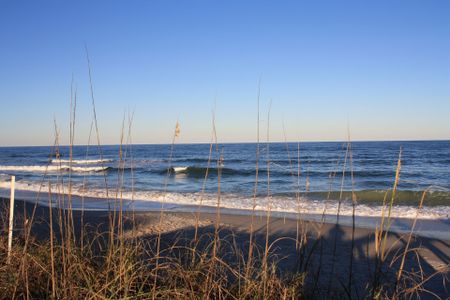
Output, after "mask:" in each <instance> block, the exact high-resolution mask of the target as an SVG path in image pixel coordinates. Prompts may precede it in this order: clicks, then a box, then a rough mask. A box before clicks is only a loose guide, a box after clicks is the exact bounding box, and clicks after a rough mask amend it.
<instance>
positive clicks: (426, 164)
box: [0, 141, 450, 220]
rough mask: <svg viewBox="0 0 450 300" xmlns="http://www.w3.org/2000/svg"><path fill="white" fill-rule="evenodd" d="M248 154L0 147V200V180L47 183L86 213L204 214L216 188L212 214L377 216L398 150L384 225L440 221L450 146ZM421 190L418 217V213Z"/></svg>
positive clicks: (446, 201) (251, 150) (0, 185)
mask: <svg viewBox="0 0 450 300" xmlns="http://www.w3.org/2000/svg"><path fill="white" fill-rule="evenodd" d="M257 147H258V145H257V144H254V143H240V144H218V145H212V147H211V145H209V144H174V145H173V146H172V145H125V146H123V147H120V146H118V145H113V146H102V147H98V146H95V145H94V146H93V145H91V146H89V147H88V146H74V147H73V155H72V160H70V148H69V147H67V146H64V147H59V148H58V149H56V148H55V147H3V148H0V192H1V193H3V194H7V193H8V189H9V183H8V180H9V178H10V175H15V176H16V181H17V183H16V188H17V189H18V190H19V191H29V192H38V191H45V193H47V191H48V190H49V187H48V185H49V184H50V188H51V190H52V191H53V193H67V192H68V191H69V188H70V191H71V193H72V194H74V195H78V196H82V197H89V199H90V200H89V201H90V203H89V205H88V207H90V208H95V207H96V206H95V203H96V202H95V201H96V200H95V199H105V198H118V197H120V198H123V199H125V200H136V201H137V200H139V201H140V207H141V208H142V205H143V206H144V208H145V203H146V201H147V202H148V203H149V205H150V203H152V205H154V203H155V202H156V203H158V202H164V203H168V204H169V203H170V204H171V205H175V206H178V207H179V206H196V205H199V204H201V205H202V206H206V207H208V206H211V207H213V206H215V205H216V204H217V199H218V197H217V195H218V188H219V186H220V196H221V197H220V199H221V203H220V205H221V206H222V207H224V208H228V209H238V210H251V209H252V208H253V206H254V205H255V206H256V207H255V208H256V209H257V210H262V211H264V210H267V209H269V208H270V210H272V211H274V212H286V213H302V214H311V215H313V214H315V215H321V214H328V215H336V214H340V215H343V216H349V215H351V214H352V208H353V204H355V205H356V206H355V207H356V210H355V211H356V214H357V215H358V216H362V217H363V216H380V215H381V213H382V208H383V199H384V198H385V195H386V192H387V191H389V190H390V189H392V188H393V185H394V181H395V173H396V168H397V162H398V160H399V154H400V150H401V172H400V181H399V184H398V192H397V194H396V197H395V199H394V206H395V207H394V208H395V209H394V210H393V216H395V217H398V218H414V217H416V216H418V217H419V218H422V219H440V220H448V217H449V214H450V192H449V189H450V141H407V142H352V143H351V145H350V148H349V147H348V144H347V143H346V142H308V143H307V142H305V143H303V142H302V143H269V144H265V143H261V144H259V156H257ZM210 150H211V152H210ZM55 152H58V153H59V154H60V156H59V157H58V156H57V155H55ZM257 157H258V174H257V172H256V163H257ZM206 172H208V174H207V176H205V175H206ZM256 175H257V176H256ZM69 182H70V184H69ZM255 183H257V184H255ZM69 186H70V187H69ZM424 190H427V191H428V192H427V194H426V198H425V201H424V208H423V209H421V210H420V211H418V210H417V207H418V203H419V199H420V198H421V196H422V192H423V191H424ZM352 192H353V195H354V200H355V201H352ZM387 200H388V201H390V200H391V197H390V194H389V192H388V194H387ZM98 203H99V205H100V203H104V201H98ZM142 203H144V204H142ZM99 207H100V206H99Z"/></svg>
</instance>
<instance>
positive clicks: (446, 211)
mask: <svg viewBox="0 0 450 300" xmlns="http://www.w3.org/2000/svg"><path fill="white" fill-rule="evenodd" d="M52 186H53V188H55V192H56V191H61V192H63V193H64V191H67V190H68V187H67V186H61V187H58V188H56V187H55V185H52ZM0 189H5V190H6V189H9V183H8V182H5V181H3V182H2V181H0ZM16 189H17V190H25V191H32V192H39V191H46V190H47V189H48V186H47V183H44V184H38V183H36V182H25V181H20V182H17V183H16ZM71 190H72V195H74V196H84V197H89V198H92V199H91V200H89V201H90V206H91V207H92V206H95V199H110V198H111V197H112V198H114V192H115V191H117V190H116V189H114V188H110V189H109V193H108V194H107V193H106V190H105V189H101V188H87V187H85V186H83V185H82V184H74V185H73V186H72V188H71ZM366 192H369V191H366ZM370 192H373V191H370ZM410 192H411V191H410ZM434 193H436V192H434ZM443 193H445V192H443ZM120 194H121V195H122V198H123V200H132V199H134V200H140V201H144V202H145V201H150V202H153V203H154V202H164V203H167V204H169V203H171V204H178V205H188V206H197V205H199V204H200V203H201V205H203V206H210V207H214V206H216V205H217V195H216V194H215V193H205V194H202V193H200V192H196V193H181V192H167V193H164V192H161V191H143V190H140V191H136V192H132V191H130V190H124V191H121V193H120ZM431 194H432V193H431ZM447 194H448V192H447ZM92 201H94V202H92ZM253 201H254V199H253V197H251V196H243V195H238V194H232V193H227V194H225V193H224V194H222V195H221V207H222V208H230V209H239V210H247V211H249V210H252V209H253V203H254V202H253ZM99 205H100V204H99ZM269 206H270V208H271V210H272V211H276V212H281V213H300V214H302V215H322V214H326V215H330V216H333V215H334V216H336V215H337V213H338V211H339V215H341V216H348V217H351V216H352V214H353V204H352V202H351V201H348V200H344V201H342V202H341V204H340V205H339V201H337V200H336V199H331V200H323V199H321V200H319V199H314V198H311V197H310V196H306V197H304V196H302V197H300V198H296V197H287V196H277V195H274V196H273V197H270V198H267V197H265V196H261V197H257V198H256V207H255V209H256V210H260V211H265V210H267V208H268V207H269ZM384 209H385V207H384V206H383V205H380V204H368V203H363V202H358V204H357V205H356V206H355V214H356V216H359V217H381V216H382V214H383V210H384ZM384 213H386V211H385V212H384ZM391 215H392V217H393V218H408V219H413V218H415V217H416V216H417V217H418V218H419V219H435V220H436V219H445V220H448V218H449V215H450V206H449V205H448V203H447V205H437V206H424V207H423V208H422V209H420V210H418V208H417V206H414V205H399V204H398V203H394V206H393V208H392V213H391Z"/></svg>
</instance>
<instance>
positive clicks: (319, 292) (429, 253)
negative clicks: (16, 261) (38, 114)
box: [2, 199, 450, 299]
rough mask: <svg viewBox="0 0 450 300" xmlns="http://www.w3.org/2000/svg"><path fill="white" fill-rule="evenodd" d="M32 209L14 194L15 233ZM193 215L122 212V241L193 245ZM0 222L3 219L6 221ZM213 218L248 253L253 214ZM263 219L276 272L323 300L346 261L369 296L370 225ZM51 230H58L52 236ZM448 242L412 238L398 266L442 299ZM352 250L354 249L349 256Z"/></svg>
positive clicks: (103, 218)
mask: <svg viewBox="0 0 450 300" xmlns="http://www.w3.org/2000/svg"><path fill="white" fill-rule="evenodd" d="M2 205H3V206H5V205H6V207H7V199H3V201H2ZM24 208H25V209H24ZM33 208H34V205H32V204H31V203H29V202H23V201H20V200H16V207H15V210H16V216H15V218H16V219H15V220H16V231H15V234H17V235H20V234H21V233H20V228H21V227H22V228H23V223H22V221H23V213H24V212H26V214H27V218H28V219H29V218H30V216H31V214H32V211H33ZM49 211H50V210H49V208H48V207H46V206H43V205H38V206H37V210H36V215H35V220H34V223H33V226H32V235H34V236H35V237H36V238H37V239H39V240H43V241H48V239H49V225H48V222H49ZM52 211H53V214H54V216H55V217H56V216H57V215H58V210H57V209H55V208H54V209H53V210H52ZM82 215H83V217H82ZM196 216H197V213H196V212H171V211H166V212H164V214H163V219H162V220H163V221H162V222H160V217H161V213H160V212H158V211H150V212H145V211H137V212H132V211H127V212H125V213H124V215H123V220H124V223H123V224H124V236H125V237H126V238H128V239H132V238H137V239H140V240H147V241H154V240H155V236H157V235H158V234H159V233H161V245H162V246H161V247H162V249H166V247H167V248H173V247H174V245H177V246H186V245H191V244H190V243H192V241H193V239H194V234H195V230H194V229H195V224H196ZM109 220H110V219H109V213H108V212H107V211H84V212H81V211H79V210H76V211H73V221H74V226H75V227H74V228H75V230H74V232H75V233H79V232H80V230H81V227H82V224H84V227H86V228H91V229H92V230H94V229H95V232H107V231H108V228H109ZM216 221H217V213H216V212H209V213H206V212H202V213H200V214H199V228H200V229H199V232H198V234H199V236H210V235H211V234H213V233H214V232H215V230H216V227H215V225H216ZM2 224H5V220H4V219H3V220H2ZM218 224H219V228H220V230H219V231H220V233H219V235H220V241H221V242H222V243H230V244H235V245H238V246H237V247H238V248H239V249H240V250H242V253H243V255H244V256H245V254H246V253H247V252H248V241H249V230H250V227H251V224H252V217H251V216H249V215H236V214H227V213H224V212H221V213H220V219H219V223H218ZM268 224H269V243H270V245H271V248H270V252H271V257H272V258H273V259H274V261H277V273H279V274H291V273H296V272H306V273H305V274H306V278H305V284H306V285H311V286H310V287H309V289H310V291H312V293H314V294H315V295H316V296H317V297H319V298H326V297H327V296H330V294H327V292H326V290H327V288H331V289H332V294H331V295H332V296H334V297H338V298H339V295H341V296H342V295H345V288H344V287H346V286H347V282H348V281H349V274H350V264H351V265H352V267H351V270H352V271H351V273H352V278H351V279H350V281H351V289H352V291H351V294H352V296H353V297H355V298H361V297H362V296H363V295H367V293H368V291H367V290H366V285H367V284H368V283H369V282H370V281H371V280H373V279H372V278H371V275H372V272H373V269H374V268H375V260H374V257H375V253H374V250H375V247H374V239H375V237H374V230H371V229H364V228H355V229H354V232H353V229H352V227H351V226H342V225H336V224H329V223H318V222H311V221H303V220H295V219H289V218H279V217H271V218H270V220H269V223H268ZM266 225H267V218H266V217H265V216H263V215H261V216H254V217H253V230H254V238H255V243H256V244H258V246H259V247H260V249H262V248H263V247H264V243H265V237H266V228H267V227H266ZM3 228H6V227H3ZM303 233H304V234H303ZM297 234H299V235H298V236H299V237H303V239H305V240H304V241H303V246H302V250H301V251H302V253H301V255H300V252H299V251H298V250H297V249H296V239H297ZM55 235H56V236H57V234H55ZM352 235H353V237H352ZM408 236H409V235H407V234H399V233H395V232H392V233H390V234H389V235H388V236H387V245H388V248H389V249H390V251H389V253H390V254H389V256H390V257H394V256H396V255H397V256H398V255H399V253H402V252H401V250H402V249H404V247H405V245H406V243H407V240H408ZM78 238H79V237H78ZM352 240H353V242H352ZM335 242H336V243H335ZM334 245H335V246H334ZM449 245H450V241H449V240H439V239H433V238H427V237H417V236H413V239H412V243H411V244H410V245H409V247H410V249H416V248H417V250H418V251H417V252H415V254H414V255H409V254H408V255H407V259H406V263H405V267H404V272H405V273H406V272H412V270H417V268H418V267H419V265H420V267H421V268H422V270H423V274H424V275H423V276H424V278H425V280H423V282H424V284H423V286H421V287H420V289H422V288H423V289H427V290H430V291H432V293H433V294H435V295H438V296H440V297H442V298H445V297H447V296H448V290H446V289H445V288H446V286H448V282H447V281H445V280H444V281H443V278H444V277H445V276H448V274H449V263H450V247H449ZM150 247H151V246H150ZM352 249H353V255H351V253H352ZM387 260H388V259H387ZM350 261H351V262H350ZM419 262H420V263H419ZM398 265H399V261H397V262H394V263H392V266H389V267H386V266H385V267H386V269H385V270H384V271H385V274H387V275H386V276H395V274H396V272H397V271H398ZM437 272H438V273H439V274H437ZM443 276H444V277H443ZM330 279H331V285H330ZM419 295H420V296H421V297H422V299H426V298H428V297H429V298H433V295H431V294H429V293H426V292H423V291H421V292H420V293H419Z"/></svg>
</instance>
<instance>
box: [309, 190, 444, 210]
mask: <svg viewBox="0 0 450 300" xmlns="http://www.w3.org/2000/svg"><path fill="white" fill-rule="evenodd" d="M352 194H354V195H355V196H356V201H357V203H360V204H369V205H381V204H383V201H384V199H385V198H386V201H387V202H390V201H391V197H392V191H391V190H361V191H355V192H351V191H343V192H342V195H341V192H340V191H331V192H309V193H308V194H307V196H308V197H309V198H310V199H314V200H323V199H336V200H338V199H342V200H344V201H345V200H351V199H352ZM422 195H423V191H412V190H397V192H396V194H395V198H394V204H395V205H411V206H418V205H419V202H420V200H421V198H422ZM424 205H426V206H439V205H445V206H449V205H450V192H449V191H448V190H430V191H428V192H427V193H426V195H425V199H424Z"/></svg>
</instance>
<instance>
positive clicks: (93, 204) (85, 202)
mask: <svg viewBox="0 0 450 300" xmlns="http://www.w3.org/2000/svg"><path fill="white" fill-rule="evenodd" d="M44 190H45V189H44V188H43V189H42V191H41V193H40V194H39V193H37V192H34V191H27V190H17V189H16V191H15V193H16V198H17V199H20V200H22V201H27V202H29V203H34V202H35V201H36V200H37V202H38V204H40V205H43V206H48V201H49V195H48V192H47V191H44ZM61 197H63V198H65V199H66V201H67V197H68V195H67V194H57V193H52V206H53V207H58V202H59V201H60V199H61ZM0 198H8V199H9V191H8V190H4V191H3V190H2V189H0ZM71 199H72V209H73V210H79V211H81V210H84V211H99V212H107V211H108V210H111V209H112V208H113V207H114V203H115V202H116V201H120V200H116V199H114V198H109V199H108V198H103V197H97V198H96V197H92V196H86V197H82V196H79V195H72V196H71ZM122 203H123V206H122V209H123V211H133V210H134V211H136V212H159V211H160V210H161V207H162V202H160V201H156V200H155V201H153V200H138V199H136V200H129V199H123V200H122ZM66 207H67V205H66ZM163 207H164V210H165V211H168V212H169V211H170V212H179V213H183V212H184V213H192V212H197V211H200V212H201V213H211V212H215V211H216V210H217V208H216V207H215V206H212V205H206V204H204V205H202V206H200V207H199V205H198V204H180V203H172V202H170V199H169V200H167V201H166V202H164V206H163ZM396 208H397V209H400V208H401V207H396ZM118 209H119V207H117V209H116V210H118ZM220 210H221V212H222V213H224V214H229V215H237V216H251V215H252V214H253V211H252V210H250V209H238V208H227V207H221V208H220ZM254 213H255V216H263V217H264V216H266V215H267V210H261V209H256V210H255V212H254ZM271 215H272V216H273V217H274V218H283V219H291V220H297V219H301V220H304V221H311V222H319V223H320V222H323V223H327V224H331V225H333V224H336V222H337V216H336V215H333V214H325V215H323V214H317V213H300V214H299V213H293V212H283V211H271ZM380 220H381V218H380V217H379V216H365V215H364V216H359V215H355V226H356V227H357V228H361V229H369V230H372V231H373V230H375V229H376V228H379V227H380ZM391 221H392V223H391V227H390V231H392V232H396V233H399V234H409V232H410V231H411V227H412V224H413V221H414V219H413V218H399V217H392V218H391ZM339 224H340V225H342V226H353V218H352V216H351V215H350V216H349V215H340V216H339ZM414 234H415V235H418V236H423V237H428V238H437V239H442V240H450V219H449V218H447V219H446V218H438V219H428V218H425V219H420V218H419V219H417V221H416V226H415V229H414Z"/></svg>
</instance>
